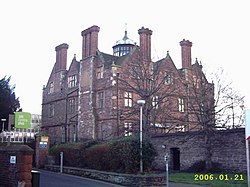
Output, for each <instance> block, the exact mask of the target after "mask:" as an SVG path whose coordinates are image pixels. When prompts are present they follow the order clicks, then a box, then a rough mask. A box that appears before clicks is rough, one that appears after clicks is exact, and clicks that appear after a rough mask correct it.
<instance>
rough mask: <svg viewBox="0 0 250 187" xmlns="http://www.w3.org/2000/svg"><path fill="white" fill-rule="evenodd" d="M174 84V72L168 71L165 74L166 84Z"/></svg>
mask: <svg viewBox="0 0 250 187" xmlns="http://www.w3.org/2000/svg"><path fill="white" fill-rule="evenodd" d="M173 82H174V78H173V72H171V71H166V72H165V84H172V83H173Z"/></svg>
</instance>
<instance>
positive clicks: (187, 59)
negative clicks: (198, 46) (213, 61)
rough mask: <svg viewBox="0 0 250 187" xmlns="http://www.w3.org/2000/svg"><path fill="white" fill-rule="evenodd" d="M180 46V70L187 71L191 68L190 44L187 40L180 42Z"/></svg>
mask: <svg viewBox="0 0 250 187" xmlns="http://www.w3.org/2000/svg"><path fill="white" fill-rule="evenodd" d="M180 45H181V58H182V68H183V69H189V68H191V65H192V63H191V47H192V42H190V41H189V40H185V39H183V40H182V41H181V42H180Z"/></svg>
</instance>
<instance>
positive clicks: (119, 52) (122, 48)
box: [113, 24, 135, 56]
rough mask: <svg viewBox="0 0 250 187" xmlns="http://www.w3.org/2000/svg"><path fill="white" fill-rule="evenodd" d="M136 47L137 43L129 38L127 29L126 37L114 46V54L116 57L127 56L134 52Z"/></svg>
mask: <svg viewBox="0 0 250 187" xmlns="http://www.w3.org/2000/svg"><path fill="white" fill-rule="evenodd" d="M126 25H127V24H126ZM134 46H135V42H134V41H133V40H131V39H129V38H128V31H127V27H126V28H125V35H124V37H123V38H122V39H121V40H118V41H117V42H116V43H115V44H114V46H113V54H114V56H123V55H126V54H128V53H129V52H130V51H131V50H132V48H133V47H134Z"/></svg>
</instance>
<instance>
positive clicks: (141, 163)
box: [137, 99, 145, 173]
mask: <svg viewBox="0 0 250 187" xmlns="http://www.w3.org/2000/svg"><path fill="white" fill-rule="evenodd" d="M137 104H138V105H139V106H140V172H141V173H142V172H143V162H142V107H143V105H144V104H145V100H142V99H141V100H138V101H137Z"/></svg>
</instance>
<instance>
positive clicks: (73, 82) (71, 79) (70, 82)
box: [68, 75, 77, 88]
mask: <svg viewBox="0 0 250 187" xmlns="http://www.w3.org/2000/svg"><path fill="white" fill-rule="evenodd" d="M76 85H77V76H76V75H72V76H69V77H68V87H69V88H72V87H75V86H76Z"/></svg>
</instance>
